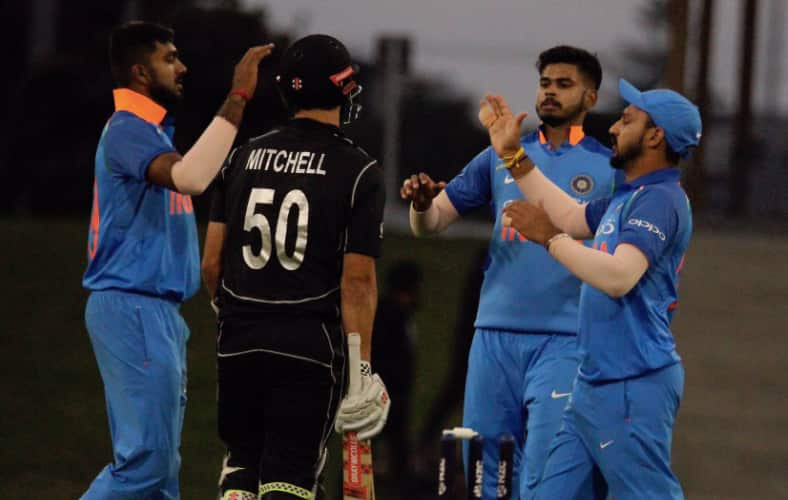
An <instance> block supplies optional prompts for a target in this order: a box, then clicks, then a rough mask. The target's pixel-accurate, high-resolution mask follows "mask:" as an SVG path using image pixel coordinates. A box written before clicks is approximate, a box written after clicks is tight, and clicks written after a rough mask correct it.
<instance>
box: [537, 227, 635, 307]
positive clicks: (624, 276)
mask: <svg viewBox="0 0 788 500" xmlns="http://www.w3.org/2000/svg"><path fill="white" fill-rule="evenodd" d="M550 255H552V256H553V257H554V258H555V259H556V260H557V261H558V262H560V263H561V264H563V265H564V266H565V267H566V268H567V269H569V271H570V272H571V273H572V274H574V275H575V276H577V277H578V278H579V279H580V280H582V281H584V282H585V283H588V284H589V285H591V286H593V287H594V288H596V289H598V290H601V291H602V292H604V293H606V294H608V295H610V296H611V297H613V298H618V297H623V296H624V295H626V294H627V293H629V291H630V290H632V288H633V287H634V286H635V285H636V284H637V282H638V281H640V278H641V277H642V276H643V273H645V272H646V269H648V260H647V259H646V257H645V256H644V255H643V253H641V252H640V250H638V249H637V248H635V247H634V246H632V245H619V246H618V248H617V249H616V252H615V254H614V255H610V254H608V253H607V252H603V251H600V250H595V249H593V248H588V247H586V246H584V245H581V244H578V243H577V242H576V241H574V240H572V239H570V238H563V239H559V240H557V241H555V242H554V243H552V244H551V245H550Z"/></svg>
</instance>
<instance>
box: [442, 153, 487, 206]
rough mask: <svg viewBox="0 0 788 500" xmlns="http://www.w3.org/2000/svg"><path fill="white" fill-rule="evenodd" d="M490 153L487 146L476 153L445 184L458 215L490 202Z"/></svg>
mask: <svg viewBox="0 0 788 500" xmlns="http://www.w3.org/2000/svg"><path fill="white" fill-rule="evenodd" d="M491 154H492V149H491V148H489V147H488V148H486V149H485V150H484V151H482V152H481V153H479V154H478V155H476V156H475V157H474V158H473V159H472V160H471V161H470V162H468V164H467V165H465V168H463V169H462V171H461V172H460V173H459V174H457V176H456V177H455V178H454V179H452V180H451V181H450V182H449V184H448V185H447V186H446V194H447V195H448V196H449V200H450V201H451V204H452V205H454V208H456V209H457V212H459V214H460V215H463V214H465V213H467V212H468V211H470V210H473V209H474V208H477V207H480V206H482V205H487V204H488V203H489V202H490V199H491V197H492V195H491V188H490V155H491Z"/></svg>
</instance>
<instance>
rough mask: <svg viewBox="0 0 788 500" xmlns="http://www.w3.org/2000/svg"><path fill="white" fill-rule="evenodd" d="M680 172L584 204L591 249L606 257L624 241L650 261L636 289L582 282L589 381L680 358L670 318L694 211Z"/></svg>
mask: <svg viewBox="0 0 788 500" xmlns="http://www.w3.org/2000/svg"><path fill="white" fill-rule="evenodd" d="M679 177H680V172H679V169H678V168H665V169H661V170H658V171H656V172H652V173H650V174H648V175H645V176H643V177H639V178H637V179H635V180H634V181H633V182H632V183H628V184H622V185H620V186H619V187H618V188H617V189H616V191H615V193H614V194H613V196H612V197H610V198H608V199H602V200H597V201H593V202H591V203H590V204H589V205H588V206H587V207H586V220H587V222H588V227H589V228H591V231H593V232H595V233H596V236H595V237H594V248H597V249H599V250H602V251H606V252H608V253H611V254H612V253H614V252H615V251H616V246H618V245H619V244H621V243H627V244H630V245H634V246H636V247H637V248H639V249H640V251H641V252H643V254H644V255H645V256H646V258H647V259H648V263H649V266H648V269H647V270H646V272H645V274H644V275H643V277H642V278H640V281H638V283H637V284H636V285H635V287H634V288H632V290H630V292H629V293H627V294H626V295H625V296H623V297H620V298H617V299H615V298H612V297H610V296H609V295H607V294H606V293H604V292H601V291H599V290H597V289H596V288H594V287H592V286H590V285H588V284H583V289H582V291H581V293H580V330H579V333H578V344H579V349H580V354H581V362H580V369H579V376H580V378H582V379H584V380H586V381H588V382H591V383H598V382H605V381H610V380H621V379H625V378H631V377H636V376H638V375H642V374H644V373H647V372H650V371H654V370H658V369H660V368H663V367H665V366H668V365H671V364H674V363H678V362H679V361H681V358H680V357H679V355H678V353H677V352H676V343H675V341H674V340H673V335H672V334H671V332H670V322H671V320H672V319H673V311H674V309H675V307H676V305H677V304H678V282H679V273H680V272H681V268H682V267H683V265H684V253H685V252H686V251H687V246H688V244H689V239H690V235H691V234H692V211H691V209H690V205H689V199H688V198H687V195H686V194H685V193H684V190H683V189H682V187H681V185H680V184H679Z"/></svg>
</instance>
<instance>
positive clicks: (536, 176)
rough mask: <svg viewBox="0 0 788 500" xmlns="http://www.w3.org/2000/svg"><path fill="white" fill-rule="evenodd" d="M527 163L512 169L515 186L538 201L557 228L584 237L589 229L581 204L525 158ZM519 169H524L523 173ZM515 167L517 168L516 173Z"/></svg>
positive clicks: (528, 196)
mask: <svg viewBox="0 0 788 500" xmlns="http://www.w3.org/2000/svg"><path fill="white" fill-rule="evenodd" d="M527 161H528V163H529V165H528V166H526V165H523V166H522V167H520V168H514V169H512V175H513V176H514V178H515V180H516V181H517V187H519V188H520V191H521V192H522V193H523V195H524V196H525V197H526V198H527V199H528V200H530V201H532V202H534V203H536V202H538V201H540V200H541V202H542V203H543V205H544V209H545V211H546V212H547V215H549V216H550V220H551V221H553V224H555V225H556V226H557V227H558V228H560V229H561V231H564V232H565V233H568V234H570V235H571V236H572V237H573V238H588V237H590V236H591V230H590V229H589V228H588V223H587V222H586V215H585V205H583V204H579V203H578V202H577V201H575V200H574V199H572V197H571V196H569V195H568V194H566V193H565V192H564V191H562V190H561V188H559V187H558V186H556V185H555V184H553V182H552V181H551V180H550V179H548V178H547V177H545V175H544V174H543V173H542V172H541V171H540V170H539V168H538V167H537V166H536V165H533V163H531V162H530V160H527ZM521 169H526V170H525V171H524V172H523V171H522V170H521ZM518 170H521V171H520V172H518Z"/></svg>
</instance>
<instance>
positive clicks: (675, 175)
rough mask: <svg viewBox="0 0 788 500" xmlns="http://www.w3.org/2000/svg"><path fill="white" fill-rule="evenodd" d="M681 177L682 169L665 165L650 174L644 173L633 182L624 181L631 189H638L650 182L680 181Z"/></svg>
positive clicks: (624, 184)
mask: <svg viewBox="0 0 788 500" xmlns="http://www.w3.org/2000/svg"><path fill="white" fill-rule="evenodd" d="M680 179H681V169H679V168H678V167H665V168H661V169H659V170H655V171H653V172H651V173H650V174H646V175H642V176H640V177H638V178H637V179H635V180H634V181H632V182H628V183H623V184H622V187H623V186H627V187H629V188H630V189H637V188H641V187H643V186H646V185H648V184H662V183H665V182H679V180H680Z"/></svg>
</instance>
